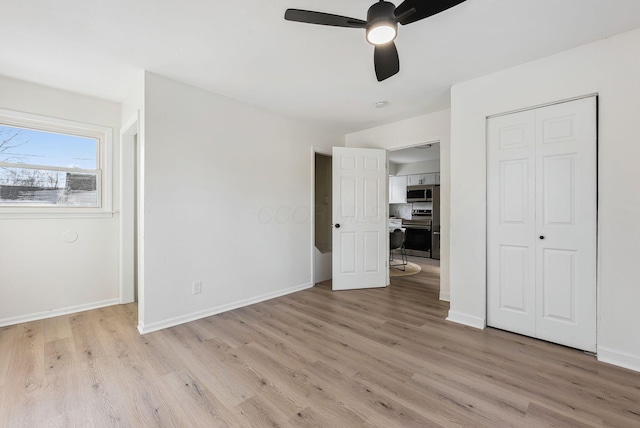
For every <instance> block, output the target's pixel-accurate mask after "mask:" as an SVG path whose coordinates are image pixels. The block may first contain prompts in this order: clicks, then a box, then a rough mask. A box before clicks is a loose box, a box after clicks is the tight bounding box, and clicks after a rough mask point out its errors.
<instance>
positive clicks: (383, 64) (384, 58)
mask: <svg viewBox="0 0 640 428" xmlns="http://www.w3.org/2000/svg"><path fill="white" fill-rule="evenodd" d="M373 64H374V66H375V68H376V77H377V78H378V82H382V81H383V80H384V79H388V78H389V77H391V76H393V75H394V74H396V73H397V72H398V71H400V58H398V50H397V49H396V44H395V43H393V42H389V43H387V44H386V45H377V46H376V47H375V50H374V52H373Z"/></svg>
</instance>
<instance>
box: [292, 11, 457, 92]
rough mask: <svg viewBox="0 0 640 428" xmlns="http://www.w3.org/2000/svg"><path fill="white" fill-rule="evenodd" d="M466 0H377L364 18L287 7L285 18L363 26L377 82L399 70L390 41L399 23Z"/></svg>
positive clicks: (398, 60) (335, 25) (421, 17)
mask: <svg viewBox="0 0 640 428" xmlns="http://www.w3.org/2000/svg"><path fill="white" fill-rule="evenodd" d="M464 1H466V0H405V1H404V2H402V3H401V4H400V6H398V7H395V5H394V4H393V3H390V2H388V1H384V0H380V1H379V2H378V3H374V4H373V5H372V6H371V7H370V8H369V11H368V12H367V20H366V21H363V20H361V19H356V18H349V17H346V16H340V15H333V14H330V13H323V12H314V11H311V10H301V9H287V11H286V12H285V14H284V19H286V20H287V21H297V22H305V23H307V24H318V25H330V26H334V27H347V28H364V29H365V31H366V36H367V41H368V42H369V43H371V44H372V45H374V48H375V50H374V53H373V63H374V66H375V70H376V77H377V78H378V82H382V81H383V80H385V79H388V78H389V77H391V76H393V75H394V74H396V73H397V72H398V71H400V59H399V58H398V50H397V49H396V45H395V43H394V42H393V41H394V40H395V38H396V36H397V35H398V23H400V24H402V25H407V24H411V23H412V22H416V21H419V20H421V19H424V18H428V17H430V16H432V15H435V14H437V13H440V12H442V11H445V10H447V9H449V8H452V7H453V6H456V5H458V4H460V3H462V2H464Z"/></svg>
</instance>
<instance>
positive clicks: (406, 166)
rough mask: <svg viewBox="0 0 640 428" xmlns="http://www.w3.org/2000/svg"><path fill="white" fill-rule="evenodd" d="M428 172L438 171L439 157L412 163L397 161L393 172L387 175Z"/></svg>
mask: <svg viewBox="0 0 640 428" xmlns="http://www.w3.org/2000/svg"><path fill="white" fill-rule="evenodd" d="M429 172H440V159H435V160H426V161H421V162H412V163H399V164H396V167H395V174H389V175H411V174H424V173H429Z"/></svg>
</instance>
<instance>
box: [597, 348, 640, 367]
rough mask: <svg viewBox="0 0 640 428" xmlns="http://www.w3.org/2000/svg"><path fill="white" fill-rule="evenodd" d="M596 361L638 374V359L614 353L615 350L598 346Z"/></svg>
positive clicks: (617, 352) (639, 362)
mask: <svg viewBox="0 0 640 428" xmlns="http://www.w3.org/2000/svg"><path fill="white" fill-rule="evenodd" d="M598 361H602V362H603V363H609V364H613V365H614V366H619V367H624V368H625V369H629V370H634V371H637V372H640V357H638V356H636V355H630V354H627V353H625V352H620V351H616V350H615V349H610V348H605V347H603V346H599V347H598Z"/></svg>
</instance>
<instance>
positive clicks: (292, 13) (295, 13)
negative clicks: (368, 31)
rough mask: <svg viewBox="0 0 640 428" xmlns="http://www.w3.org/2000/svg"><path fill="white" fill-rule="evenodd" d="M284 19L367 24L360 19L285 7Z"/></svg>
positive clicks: (320, 22)
mask: <svg viewBox="0 0 640 428" xmlns="http://www.w3.org/2000/svg"><path fill="white" fill-rule="evenodd" d="M284 19H286V20H287V21H296V22H305V23H307V24H318V25H331V26H333V27H347V28H364V27H365V26H366V25H367V21H363V20H361V19H356V18H349V17H347V16H340V15H332V14H330V13H323V12H314V11H312V10H300V9H287V11H286V12H285V13H284Z"/></svg>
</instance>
